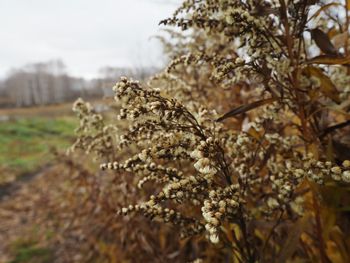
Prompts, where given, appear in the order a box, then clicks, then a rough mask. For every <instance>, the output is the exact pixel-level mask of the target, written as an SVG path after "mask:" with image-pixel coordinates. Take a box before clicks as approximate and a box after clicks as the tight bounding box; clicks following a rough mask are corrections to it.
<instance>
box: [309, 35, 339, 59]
mask: <svg viewBox="0 0 350 263" xmlns="http://www.w3.org/2000/svg"><path fill="white" fill-rule="evenodd" d="M310 32H311V38H312V39H313V40H314V41H315V43H316V45H317V46H318V47H319V49H321V51H322V52H323V53H325V54H328V55H337V54H338V51H337V49H336V48H335V47H334V46H333V44H332V42H331V40H330V39H329V37H328V35H327V34H326V33H325V32H323V31H322V30H321V29H319V28H314V29H311V30H310Z"/></svg>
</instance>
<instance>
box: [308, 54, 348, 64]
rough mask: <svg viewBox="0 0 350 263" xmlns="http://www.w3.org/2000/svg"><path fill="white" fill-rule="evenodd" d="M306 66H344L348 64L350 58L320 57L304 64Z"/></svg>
mask: <svg viewBox="0 0 350 263" xmlns="http://www.w3.org/2000/svg"><path fill="white" fill-rule="evenodd" d="M306 63H307V64H325V65H345V64H348V63H350V56H348V57H342V56H332V55H321V56H317V57H314V58H312V59H310V60H308V61H307V62H306Z"/></svg>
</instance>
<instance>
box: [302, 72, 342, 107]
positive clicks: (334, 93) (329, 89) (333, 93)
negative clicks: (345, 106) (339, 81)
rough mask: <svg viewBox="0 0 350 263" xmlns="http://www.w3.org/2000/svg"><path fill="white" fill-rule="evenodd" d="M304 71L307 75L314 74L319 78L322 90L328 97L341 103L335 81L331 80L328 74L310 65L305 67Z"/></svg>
mask: <svg viewBox="0 0 350 263" xmlns="http://www.w3.org/2000/svg"><path fill="white" fill-rule="evenodd" d="M304 72H305V73H306V75H307V76H309V77H311V76H314V77H316V78H318V79H319V80H320V82H321V86H320V89H321V92H322V93H323V95H325V96H326V97H328V98H330V99H332V100H333V101H335V102H336V103H340V98H339V92H338V90H337V88H336V87H335V85H334V84H333V82H332V81H331V80H330V78H329V77H328V76H326V75H325V74H323V71H322V70H321V69H319V68H317V67H312V66H308V67H306V68H305V69H304Z"/></svg>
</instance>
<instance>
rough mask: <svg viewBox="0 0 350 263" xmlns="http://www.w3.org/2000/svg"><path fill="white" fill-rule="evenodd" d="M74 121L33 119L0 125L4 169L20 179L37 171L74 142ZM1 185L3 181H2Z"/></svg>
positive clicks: (58, 118) (71, 118)
mask: <svg viewBox="0 0 350 263" xmlns="http://www.w3.org/2000/svg"><path fill="white" fill-rule="evenodd" d="M76 125H77V120H76V119H75V118H74V117H68V116H64V117H55V118H52V117H33V118H21V119H17V120H13V121H7V122H2V123H0V168H2V169H6V171H7V172H9V171H10V172H13V173H15V174H16V175H19V174H23V173H26V172H31V171H34V170H35V169H38V168H39V167H40V166H43V165H45V164H46V163H48V162H49V161H51V160H52V158H53V155H52V154H51V151H50V150H51V149H53V148H56V149H58V150H62V149H65V148H67V147H68V146H69V145H71V143H72V142H73V140H74V129H75V127H76ZM0 183H1V178H0Z"/></svg>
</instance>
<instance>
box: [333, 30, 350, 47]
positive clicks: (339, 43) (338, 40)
mask: <svg viewBox="0 0 350 263" xmlns="http://www.w3.org/2000/svg"><path fill="white" fill-rule="evenodd" d="M347 38H348V32H343V33H341V34H338V35H335V36H334V37H333V38H332V42H333V44H334V47H335V48H336V49H339V48H341V47H344V46H345V43H346V40H347Z"/></svg>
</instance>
